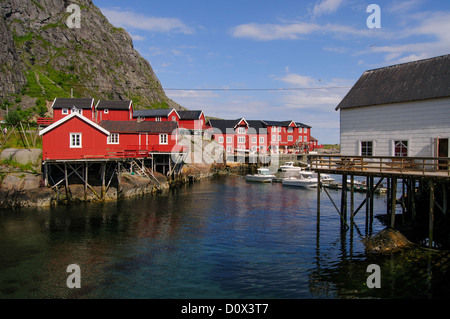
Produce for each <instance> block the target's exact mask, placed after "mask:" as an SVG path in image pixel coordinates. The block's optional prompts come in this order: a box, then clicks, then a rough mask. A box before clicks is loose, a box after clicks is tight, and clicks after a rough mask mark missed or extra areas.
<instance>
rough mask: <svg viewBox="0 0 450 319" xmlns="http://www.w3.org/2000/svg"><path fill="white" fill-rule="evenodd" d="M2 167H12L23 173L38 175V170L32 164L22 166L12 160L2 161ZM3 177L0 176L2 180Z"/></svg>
mask: <svg viewBox="0 0 450 319" xmlns="http://www.w3.org/2000/svg"><path fill="white" fill-rule="evenodd" d="M0 165H6V166H12V167H14V168H18V169H19V170H20V171H22V172H32V173H34V174H36V173H37V171H36V168H35V167H33V165H31V163H27V164H20V163H18V162H17V161H15V160H12V159H0ZM3 177H4V176H0V178H1V179H3ZM19 177H25V175H23V176H19Z"/></svg>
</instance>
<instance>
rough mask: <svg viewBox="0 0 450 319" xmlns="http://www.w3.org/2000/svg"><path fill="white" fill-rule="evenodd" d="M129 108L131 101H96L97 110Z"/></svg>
mask: <svg viewBox="0 0 450 319" xmlns="http://www.w3.org/2000/svg"><path fill="white" fill-rule="evenodd" d="M130 106H131V101H129V100H128V101H126V100H125V101H107V100H101V101H98V103H97V106H96V108H97V109H98V110H102V109H110V110H128V109H129V108H130Z"/></svg>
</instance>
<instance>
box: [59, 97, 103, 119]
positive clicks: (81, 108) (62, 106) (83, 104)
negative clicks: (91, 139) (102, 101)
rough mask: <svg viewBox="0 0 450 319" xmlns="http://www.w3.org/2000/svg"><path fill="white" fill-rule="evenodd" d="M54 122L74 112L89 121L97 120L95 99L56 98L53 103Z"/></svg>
mask: <svg viewBox="0 0 450 319" xmlns="http://www.w3.org/2000/svg"><path fill="white" fill-rule="evenodd" d="M52 109H53V120H54V122H56V121H58V120H60V119H61V118H63V117H65V116H67V115H70V114H72V113H74V112H76V113H78V114H80V115H83V116H84V117H86V118H88V119H89V120H91V121H93V120H95V117H94V114H95V109H94V99H92V98H77V99H71V98H59V97H58V98H55V99H54V100H53V103H52Z"/></svg>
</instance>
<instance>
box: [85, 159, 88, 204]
mask: <svg viewBox="0 0 450 319" xmlns="http://www.w3.org/2000/svg"><path fill="white" fill-rule="evenodd" d="M84 168H85V174H84V200H87V186H88V163H87V162H84Z"/></svg>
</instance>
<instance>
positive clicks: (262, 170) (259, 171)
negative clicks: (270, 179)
mask: <svg viewBox="0 0 450 319" xmlns="http://www.w3.org/2000/svg"><path fill="white" fill-rule="evenodd" d="M258 173H259V174H261V175H270V171H269V170H268V169H258Z"/></svg>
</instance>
